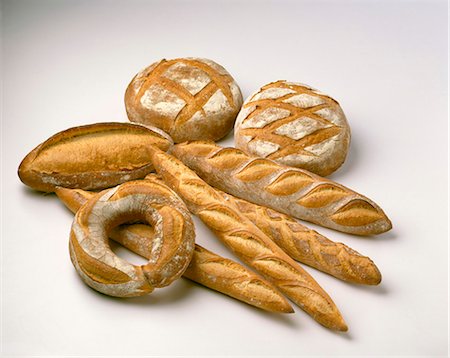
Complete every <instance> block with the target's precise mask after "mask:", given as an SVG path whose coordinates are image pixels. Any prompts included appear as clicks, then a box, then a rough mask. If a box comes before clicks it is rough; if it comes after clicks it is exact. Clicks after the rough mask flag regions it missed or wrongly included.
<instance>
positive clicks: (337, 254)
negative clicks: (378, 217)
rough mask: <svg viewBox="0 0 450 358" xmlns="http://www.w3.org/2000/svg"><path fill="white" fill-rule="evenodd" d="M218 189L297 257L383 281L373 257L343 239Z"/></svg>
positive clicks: (359, 278) (347, 275)
mask: <svg viewBox="0 0 450 358" xmlns="http://www.w3.org/2000/svg"><path fill="white" fill-rule="evenodd" d="M217 192H218V193H220V194H221V195H222V196H223V197H224V198H225V199H226V200H229V201H230V202H232V203H234V204H236V206H237V207H238V208H239V210H240V211H241V213H242V214H244V215H245V216H246V217H247V218H249V219H250V221H252V222H253V223H254V224H255V225H256V226H257V227H258V228H260V229H261V231H262V232H264V233H265V234H266V235H267V236H269V237H270V238H271V239H272V240H274V241H275V243H276V244H277V245H278V246H280V247H281V248H282V249H283V250H284V251H285V252H286V253H287V254H288V255H289V256H291V257H292V258H293V259H295V260H297V261H300V262H302V263H304V264H306V265H309V266H311V267H314V268H316V269H318V270H320V271H323V272H326V273H328V274H330V275H332V276H334V277H336V278H339V279H341V280H344V281H347V282H352V283H360V284H366V285H377V284H379V283H380V282H381V273H380V271H379V270H378V268H377V266H376V265H375V264H374V263H373V261H372V260H371V259H370V258H368V257H366V256H362V255H361V254H359V253H358V252H356V251H355V250H353V249H351V248H349V247H348V246H346V245H344V244H343V243H340V242H334V241H331V240H329V239H327V238H326V237H325V236H323V235H321V234H319V233H318V232H317V231H314V230H311V229H309V228H307V227H306V226H304V225H302V224H300V223H299V222H298V221H296V220H294V219H293V218H291V217H290V216H288V215H285V214H283V213H280V212H278V211H275V210H272V209H270V208H267V207H264V206H261V205H257V204H253V203H250V202H249V201H246V200H244V199H239V198H236V197H235V196H233V195H230V194H227V193H225V192H223V191H220V190H217Z"/></svg>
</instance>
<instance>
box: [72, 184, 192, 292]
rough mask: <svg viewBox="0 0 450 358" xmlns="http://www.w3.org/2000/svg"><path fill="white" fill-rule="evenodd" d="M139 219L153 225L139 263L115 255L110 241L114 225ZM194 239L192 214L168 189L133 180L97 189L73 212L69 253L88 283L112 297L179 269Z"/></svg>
mask: <svg viewBox="0 0 450 358" xmlns="http://www.w3.org/2000/svg"><path fill="white" fill-rule="evenodd" d="M138 220H141V221H145V222H148V223H149V224H151V225H152V226H153V228H154V237H153V240H152V245H151V250H150V257H149V260H148V263H147V264H145V265H141V266H136V265H133V264H131V263H129V262H128V261H126V260H124V259H122V258H120V257H118V256H117V255H116V254H115V253H114V252H113V251H112V250H111V248H110V246H109V242H108V233H109V232H110V230H111V229H112V228H114V227H116V226H118V225H120V224H123V223H126V222H130V221H138ZM194 238H195V229H194V224H193V222H192V218H191V216H190V213H189V211H188V210H187V208H186V206H185V204H184V203H183V201H182V200H181V199H180V198H179V197H178V196H177V195H176V194H175V193H174V192H173V191H172V190H171V189H169V188H168V187H167V186H166V185H163V184H161V183H155V182H147V181H143V180H141V181H134V182H133V181H132V182H127V183H124V184H121V185H119V186H117V187H114V188H111V189H107V190H104V191H102V192H100V193H98V194H95V195H94V196H93V197H92V198H90V199H89V200H88V201H87V202H86V203H85V204H84V205H83V206H82V207H81V208H80V209H79V210H78V211H77V212H76V214H75V218H74V221H73V224H72V229H71V232H70V242H69V250H70V258H71V260H72V263H73V265H74V267H75V269H76V271H77V272H78V274H79V275H80V277H81V278H82V280H83V281H84V282H85V283H86V284H87V285H88V286H90V287H91V288H93V289H95V290H97V291H99V292H102V293H104V294H107V295H110V296H116V297H133V296H141V295H145V294H148V293H150V292H152V291H153V289H154V288H155V287H164V286H167V285H169V284H170V283H172V282H173V281H174V280H176V279H177V278H179V277H180V276H181V275H182V274H183V272H184V271H185V270H186V268H187V266H188V264H189V262H190V261H191V258H192V255H193V252H194Z"/></svg>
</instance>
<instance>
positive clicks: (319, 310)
mask: <svg viewBox="0 0 450 358" xmlns="http://www.w3.org/2000/svg"><path fill="white" fill-rule="evenodd" d="M152 163H153V165H154V167H155V169H156V171H157V173H158V174H159V175H160V176H161V177H162V178H163V179H164V181H165V183H166V184H167V185H169V186H170V187H171V188H172V189H173V190H174V191H175V192H176V193H177V194H178V195H179V196H180V197H181V198H182V199H183V200H184V202H185V203H186V205H187V206H188V208H189V210H190V211H191V212H192V213H194V214H196V215H197V216H199V217H200V219H201V220H202V221H203V222H204V223H205V224H206V225H207V226H208V227H209V228H210V229H212V230H213V231H214V232H215V234H216V235H217V236H218V237H219V238H220V239H221V240H222V241H223V242H224V243H225V244H226V245H227V246H228V247H230V248H231V250H233V252H234V253H235V254H236V255H237V256H238V257H239V258H240V259H241V260H242V261H244V262H245V263H247V264H248V265H250V266H252V267H253V268H255V269H256V270H258V271H259V272H260V273H261V274H262V275H263V276H265V277H266V278H267V279H268V280H269V281H271V282H272V283H273V284H274V285H275V286H277V287H278V288H279V289H280V290H281V292H283V293H284V294H285V295H286V296H288V297H289V298H290V299H291V300H292V301H294V302H295V303H296V304H297V305H298V306H299V307H301V308H302V309H303V310H304V311H306V312H307V313H308V314H309V315H311V316H312V317H313V318H314V319H315V320H316V321H318V322H319V323H321V324H322V325H324V326H325V327H328V328H331V329H334V330H339V331H346V330H347V325H346V324H345V322H344V319H343V318H342V316H341V314H340V312H339V310H338V308H337V307H336V305H335V304H334V302H333V301H332V299H331V298H330V297H329V296H328V294H327V293H326V292H325V291H324V290H323V289H322V288H321V287H320V286H319V285H318V284H317V282H316V281H315V280H314V279H313V278H312V277H311V276H310V275H309V274H308V273H307V272H306V271H305V270H303V268H301V267H300V265H299V264H298V263H297V262H295V261H294V260H293V259H292V258H290V257H289V256H288V255H287V254H286V253H285V252H284V251H283V250H282V249H280V248H279V247H278V246H277V245H276V244H275V243H274V242H273V241H272V240H271V239H270V238H269V237H267V236H266V235H265V234H264V233H263V232H262V231H261V230H260V229H258V228H257V227H256V226H255V225H254V224H253V223H252V222H251V221H250V220H249V219H248V218H246V217H245V216H244V215H243V214H242V213H241V212H240V211H239V210H238V208H237V207H236V206H235V205H234V204H232V203H230V202H228V201H226V200H225V199H224V198H223V197H222V196H221V195H220V194H218V193H217V192H216V191H215V190H214V189H213V188H212V187H210V186H209V185H208V184H206V183H205V182H204V181H203V180H201V179H200V178H199V177H198V176H197V175H196V174H195V173H194V172H193V171H192V170H190V169H189V168H188V167H186V166H185V165H184V164H183V163H182V162H181V161H179V160H178V159H176V158H175V157H173V156H171V155H169V154H167V153H165V152H163V151H161V150H159V149H157V148H152Z"/></svg>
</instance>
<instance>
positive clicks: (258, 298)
mask: <svg viewBox="0 0 450 358" xmlns="http://www.w3.org/2000/svg"><path fill="white" fill-rule="evenodd" d="M55 192H56V195H57V196H58V197H59V199H60V200H61V201H62V202H63V203H64V204H65V205H66V206H67V207H68V208H69V210H70V211H72V212H73V213H76V212H77V210H78V209H79V208H80V207H81V206H82V205H83V204H84V203H85V202H86V201H87V200H89V199H90V198H91V197H92V196H94V193H92V192H89V191H85V190H81V189H66V188H61V187H59V188H56V190H55ZM109 236H110V238H111V239H113V240H114V241H116V242H118V243H120V244H121V245H123V246H124V247H126V248H128V249H129V250H131V251H133V252H135V253H137V254H138V255H141V256H142V257H145V258H147V259H149V258H150V257H151V248H152V240H153V236H154V230H153V228H152V227H151V226H149V225H143V224H132V225H120V226H117V227H115V228H113V229H112V230H111V232H110V233H109ZM183 277H185V278H188V279H190V280H192V281H194V282H197V283H199V284H201V285H203V286H206V287H209V288H211V289H213V290H215V291H218V292H221V293H223V294H225V295H228V296H230V297H233V298H236V299H238V300H240V301H242V302H245V303H247V304H250V305H252V306H254V307H258V308H261V309H264V310H266V311H270V312H279V313H292V312H294V311H293V309H292V307H291V305H290V304H289V302H288V301H287V300H286V299H285V298H284V297H283V295H281V294H280V293H279V292H278V291H277V290H276V289H275V288H274V287H273V286H272V285H271V284H270V283H269V282H267V281H266V280H264V279H262V278H261V277H260V276H259V275H257V274H255V273H254V272H252V271H250V270H248V269H247V268H245V267H244V266H242V265H240V264H238V263H237V262H235V261H232V260H230V259H227V258H224V257H221V256H219V255H217V254H215V253H213V252H211V251H208V250H206V249H205V248H203V247H201V246H200V245H197V244H196V245H195V249H194V254H193V256H192V260H191V262H190V263H189V266H188V267H187V269H186V271H185V272H184V273H183Z"/></svg>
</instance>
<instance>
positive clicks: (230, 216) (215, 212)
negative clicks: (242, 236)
mask: <svg viewBox="0 0 450 358" xmlns="http://www.w3.org/2000/svg"><path fill="white" fill-rule="evenodd" d="M197 215H198V216H199V217H200V219H201V220H202V221H204V222H207V223H208V226H210V227H211V228H212V229H213V230H216V231H220V232H226V231H228V230H229V229H230V227H239V226H241V224H242V223H241V219H240V217H239V215H238V214H237V213H236V212H235V211H234V210H232V209H230V208H228V207H226V206H222V205H212V206H209V208H208V209H205V210H201V211H200V212H199V213H198V214H197Z"/></svg>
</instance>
